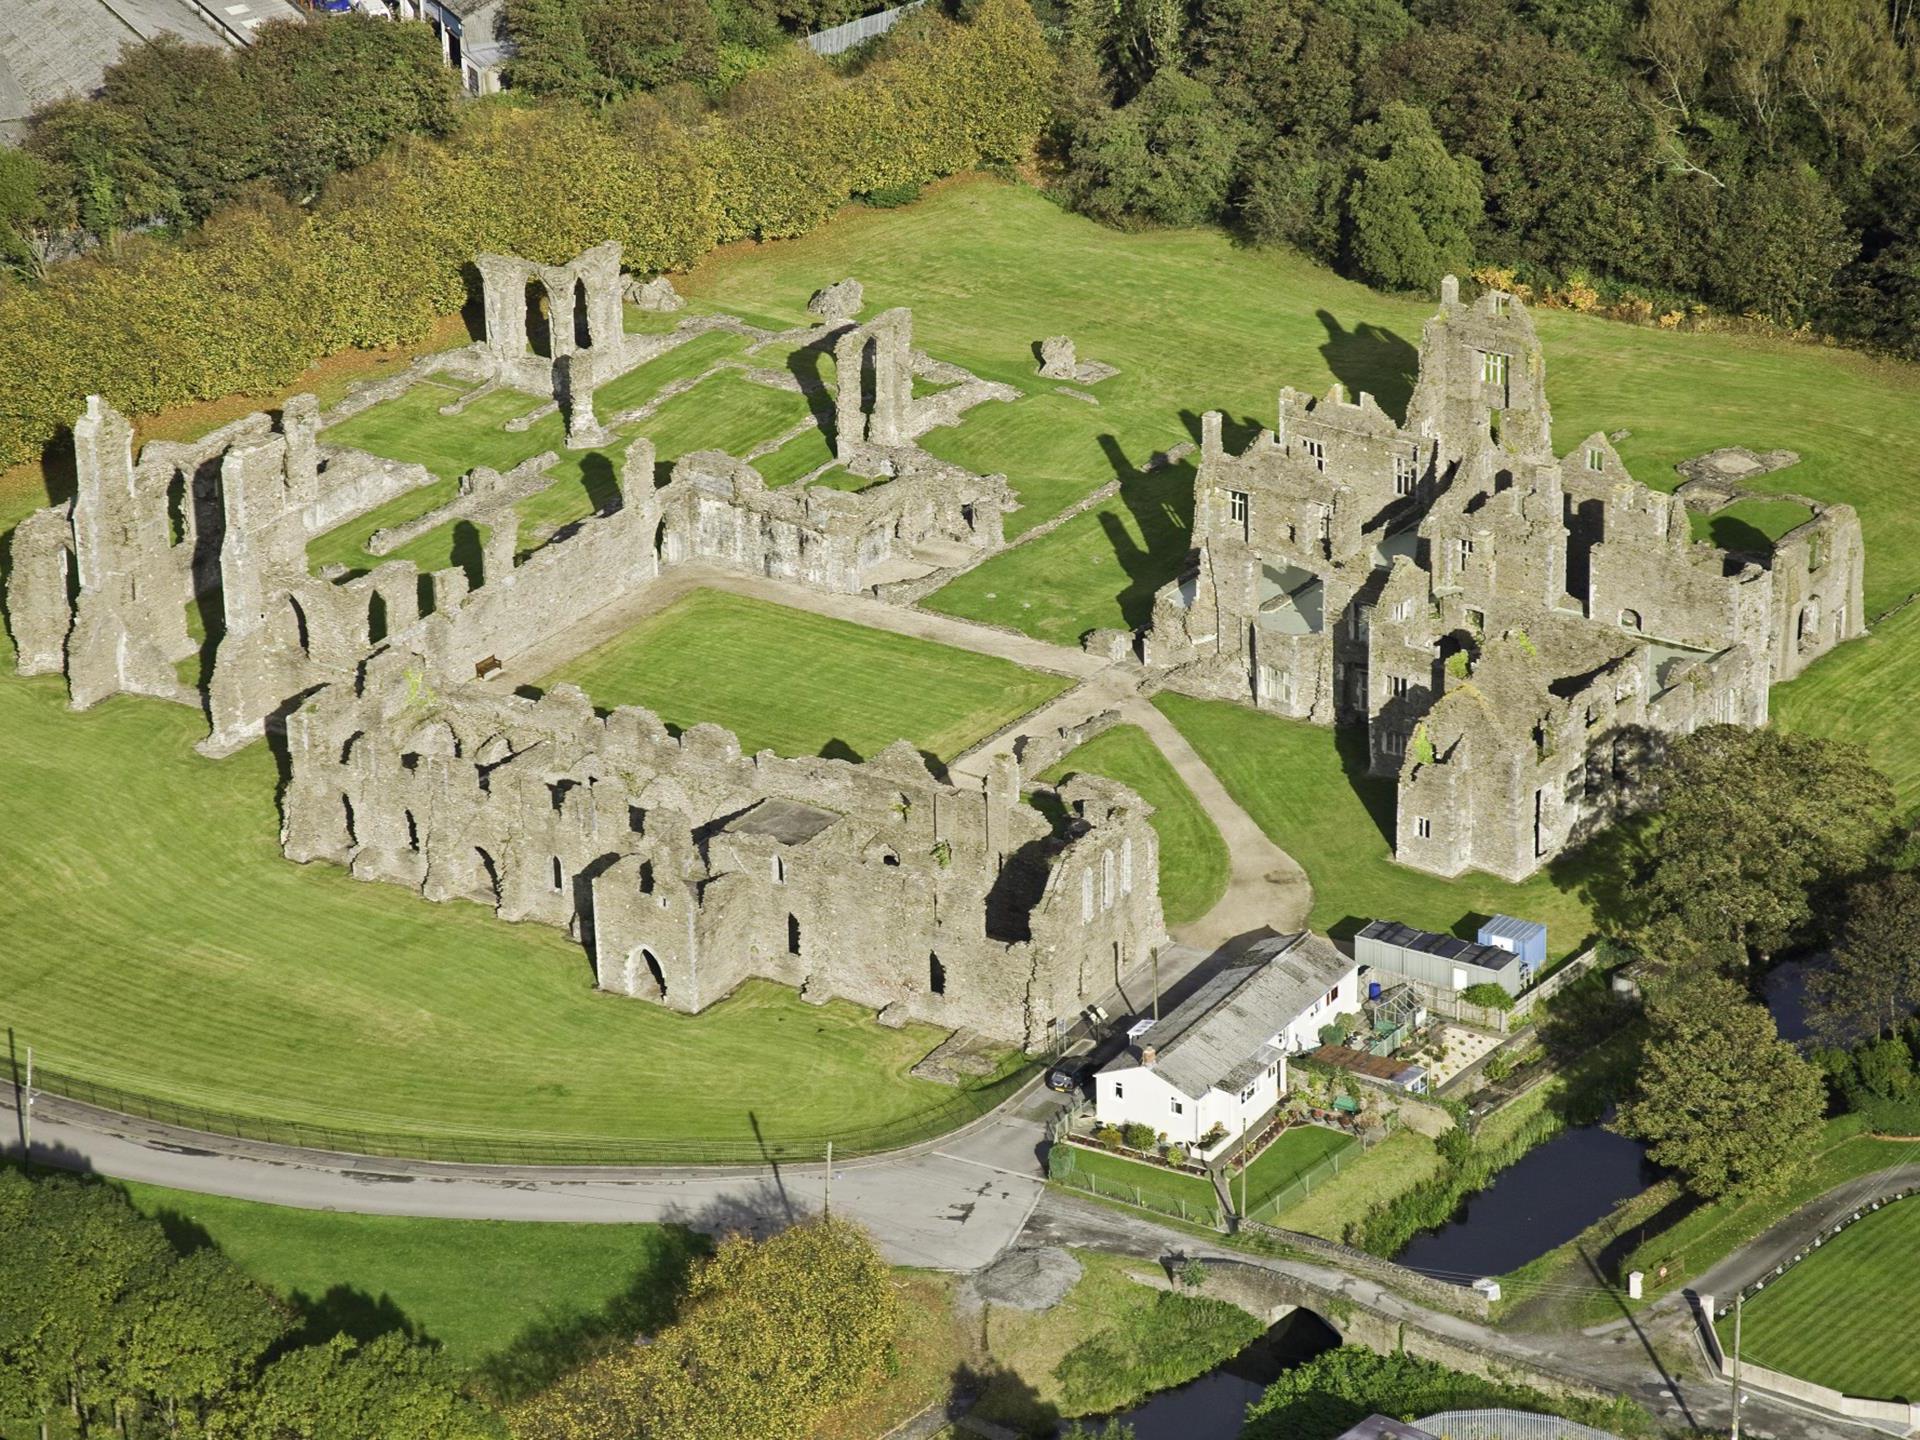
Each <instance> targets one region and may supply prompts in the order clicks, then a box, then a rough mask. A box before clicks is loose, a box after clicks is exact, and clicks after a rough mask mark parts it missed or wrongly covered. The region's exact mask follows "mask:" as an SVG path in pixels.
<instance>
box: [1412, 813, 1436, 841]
mask: <svg viewBox="0 0 1920 1440" xmlns="http://www.w3.org/2000/svg"><path fill="white" fill-rule="evenodd" d="M1413 833H1414V834H1415V835H1417V836H1419V837H1420V838H1421V839H1422V840H1431V839H1432V838H1433V822H1432V821H1431V820H1429V819H1428V818H1427V817H1426V816H1424V815H1416V816H1414V817H1413Z"/></svg>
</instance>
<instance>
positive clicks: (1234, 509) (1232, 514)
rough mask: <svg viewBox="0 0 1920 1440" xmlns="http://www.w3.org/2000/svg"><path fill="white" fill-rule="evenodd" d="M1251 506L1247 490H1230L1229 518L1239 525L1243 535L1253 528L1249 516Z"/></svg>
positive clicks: (1228, 499) (1228, 502) (1228, 495)
mask: <svg viewBox="0 0 1920 1440" xmlns="http://www.w3.org/2000/svg"><path fill="white" fill-rule="evenodd" d="M1250 508H1251V507H1250V506H1249V505H1248V503H1247V492H1246V491H1244V490H1229V491H1228V492H1227V519H1228V520H1230V521H1231V522H1232V523H1233V524H1235V525H1238V526H1239V527H1240V532H1241V534H1243V535H1245V534H1248V533H1250V531H1251V529H1252V522H1251V521H1249V520H1248V518H1247V517H1248V514H1249V511H1250Z"/></svg>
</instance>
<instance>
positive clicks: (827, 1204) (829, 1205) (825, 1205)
mask: <svg viewBox="0 0 1920 1440" xmlns="http://www.w3.org/2000/svg"><path fill="white" fill-rule="evenodd" d="M832 1215H833V1142H832V1141H831V1140H829V1141H827V1195H826V1199H824V1200H823V1201H821V1202H820V1218H821V1219H822V1220H826V1219H829V1218H831V1216H832Z"/></svg>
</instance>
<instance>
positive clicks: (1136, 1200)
mask: <svg viewBox="0 0 1920 1440" xmlns="http://www.w3.org/2000/svg"><path fill="white" fill-rule="evenodd" d="M1141 1168H1142V1169H1143V1170H1146V1172H1147V1176H1148V1178H1147V1179H1146V1180H1144V1181H1141V1182H1137V1183H1136V1182H1129V1181H1125V1180H1117V1179H1115V1178H1114V1177H1113V1176H1111V1175H1102V1174H1101V1173H1100V1172H1098V1171H1097V1170H1089V1169H1087V1168H1086V1167H1085V1166H1083V1165H1081V1164H1080V1162H1079V1158H1078V1154H1077V1152H1076V1150H1075V1148H1074V1147H1073V1146H1072V1145H1060V1144H1056V1145H1054V1146H1053V1148H1052V1149H1050V1150H1049V1151H1048V1152H1047V1177H1048V1178H1049V1179H1051V1180H1054V1181H1057V1182H1059V1183H1060V1184H1062V1185H1066V1186H1069V1187H1070V1188H1072V1189H1075V1190H1084V1191H1086V1192H1087V1193H1088V1194H1089V1195H1098V1196H1101V1197H1103V1198H1104V1199H1108V1200H1118V1201H1120V1202H1121V1203H1123V1204H1126V1205H1132V1206H1134V1207H1135V1208H1136V1209H1140V1210H1151V1211H1153V1212H1154V1213H1155V1214H1157V1215H1170V1216H1175V1217H1177V1218H1179V1219H1181V1220H1184V1221H1186V1222H1187V1223H1189V1224H1192V1225H1205V1226H1208V1227H1209V1228H1211V1229H1214V1230H1225V1229H1226V1228H1227V1227H1226V1220H1225V1217H1224V1216H1223V1215H1222V1214H1221V1212H1220V1207H1219V1206H1218V1205H1217V1204H1215V1205H1203V1204H1200V1203H1198V1202H1196V1201H1191V1200H1189V1199H1187V1197H1186V1196H1184V1195H1182V1194H1181V1193H1180V1192H1179V1190H1178V1189H1174V1188H1171V1187H1168V1188H1162V1187H1159V1186H1156V1185H1154V1184H1153V1183H1152V1181H1153V1179H1156V1178H1158V1177H1157V1176H1155V1175H1154V1174H1153V1172H1152V1171H1151V1170H1150V1169H1148V1167H1145V1166H1142V1167H1141ZM1180 1178H1183V1177H1179V1176H1175V1175H1173V1174H1172V1173H1171V1172H1169V1176H1168V1179H1169V1180H1170V1181H1177V1180H1178V1179H1180ZM1185 1178H1191V1179H1194V1180H1199V1179H1200V1177H1199V1176H1192V1177H1185Z"/></svg>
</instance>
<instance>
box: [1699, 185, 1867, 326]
mask: <svg viewBox="0 0 1920 1440" xmlns="http://www.w3.org/2000/svg"><path fill="white" fill-rule="evenodd" d="M1859 248H1860V237H1859V236H1858V235H1857V234H1856V233H1855V232H1854V231H1852V230H1850V229H1848V228H1847V224H1846V219H1845V216H1844V215H1843V213H1842V210H1841V205H1840V202H1839V200H1838V199H1836V198H1835V196H1834V194H1833V192H1832V190H1831V189H1829V188H1828V186H1827V183H1826V182H1825V181H1824V180H1822V179H1821V178H1820V176H1819V175H1817V174H1816V173H1815V172H1814V170H1813V168H1812V167H1811V166H1809V165H1804V164H1793V165H1787V166H1783V167H1781V168H1779V169H1774V170H1761V171H1758V172H1756V173H1755V174H1753V175H1750V176H1748V177H1747V178H1746V179H1745V180H1743V181H1741V182H1740V183H1739V185H1738V186H1737V188H1736V189H1735V191H1734V194H1733V197H1732V200H1731V201H1730V203H1729V205H1728V207H1727V213H1726V219H1725V222H1724V223H1723V225H1722V226H1721V233H1720V243H1719V246H1718V248H1717V250H1716V251H1715V257H1716V259H1717V262H1718V263H1717V264H1714V265H1711V266H1709V268H1708V272H1707V273H1708V279H1709V281H1710V283H1711V284H1712V285H1713V288H1714V289H1715V290H1716V291H1717V292H1719V294H1720V295H1721V296H1723V297H1724V298H1725V300H1726V301H1727V302H1728V303H1730V304H1732V305H1735V306H1737V307H1739V308H1740V309H1742V310H1749V311H1752V312H1754V313H1755V314H1759V315H1763V316H1765V317H1767V318H1768V319H1770V320H1777V321H1779V322H1781V323H1782V324H1794V323H1797V322H1799V321H1801V320H1804V319H1806V318H1807V317H1808V316H1810V315H1812V314H1813V313H1814V312H1816V311H1818V310H1820V309H1822V308H1824V307H1825V305H1826V302H1827V300H1828V298H1829V297H1830V296H1831V295H1832V294H1833V283H1834V277H1835V276H1836V275H1837V274H1838V273H1839V271H1840V268H1841V267H1842V266H1843V265H1845V264H1846V263H1847V262H1848V261H1850V260H1852V259H1853V257H1854V256H1855V255H1856V254H1857V253H1858V252H1859Z"/></svg>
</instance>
